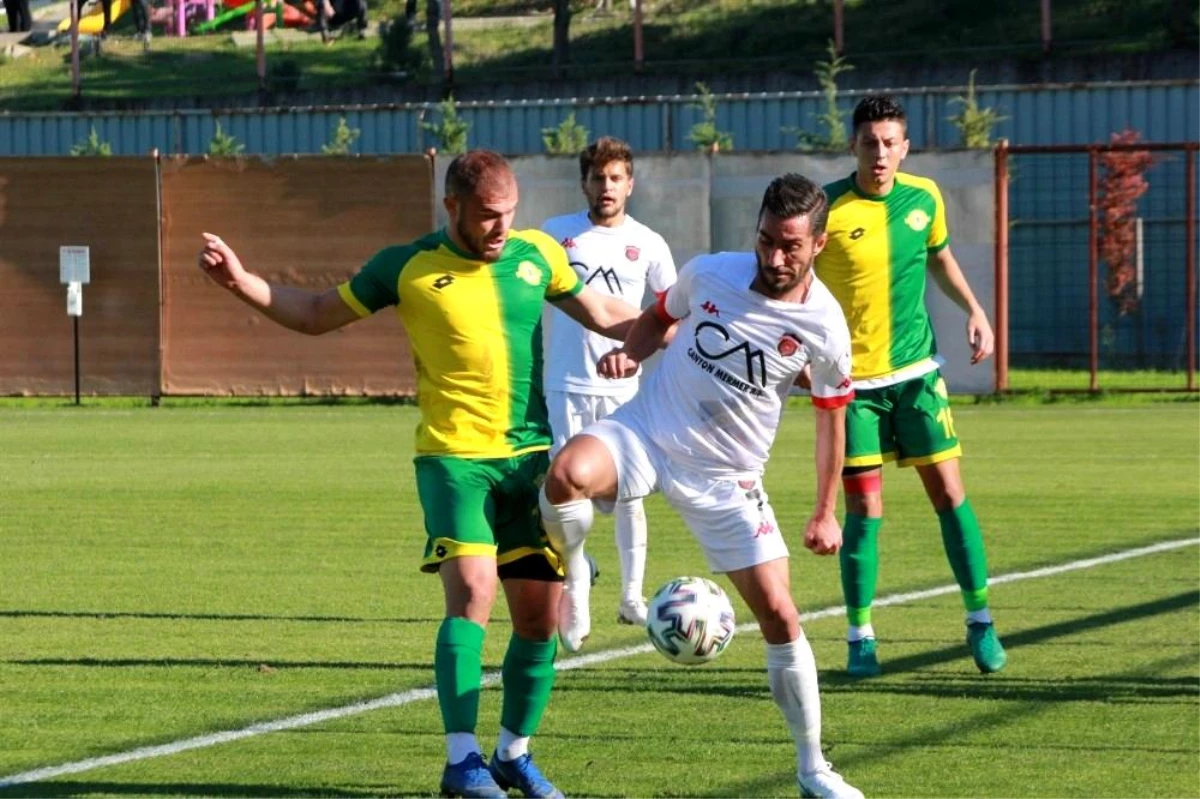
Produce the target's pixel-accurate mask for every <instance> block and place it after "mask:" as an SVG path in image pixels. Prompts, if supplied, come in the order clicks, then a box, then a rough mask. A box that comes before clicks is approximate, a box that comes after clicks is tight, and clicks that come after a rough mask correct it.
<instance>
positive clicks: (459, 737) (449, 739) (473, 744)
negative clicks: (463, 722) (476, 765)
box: [446, 732, 479, 763]
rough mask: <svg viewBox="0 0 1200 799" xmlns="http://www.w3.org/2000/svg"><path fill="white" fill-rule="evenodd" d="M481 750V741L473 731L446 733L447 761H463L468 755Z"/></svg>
mask: <svg viewBox="0 0 1200 799" xmlns="http://www.w3.org/2000/svg"><path fill="white" fill-rule="evenodd" d="M478 751H479V741H477V740H475V733H473V732H448V733H446V762H447V763H461V762H463V761H464V760H466V759H467V755H470V754H471V753H473V752H478Z"/></svg>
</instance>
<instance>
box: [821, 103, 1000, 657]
mask: <svg viewBox="0 0 1200 799" xmlns="http://www.w3.org/2000/svg"><path fill="white" fill-rule="evenodd" d="M908 145H909V142H908V131H907V120H906V116H905V113H904V108H903V107H902V106H901V105H900V104H899V103H898V102H896V100H895V99H894V98H892V97H888V96H874V97H867V98H865V99H863V100H862V102H860V103H859V104H858V107H857V108H855V110H854V138H853V140H852V142H851V145H850V149H851V152H852V153H853V154H854V156H855V158H856V160H857V162H858V164H857V166H858V168H857V171H855V172H854V173H853V174H852V175H850V176H849V177H848V178H845V179H844V180H839V181H837V182H835V183H831V184H829V185H827V186H826V187H825V193H826V194H828V195H829V206H830V207H829V225H828V233H829V242H828V244H827V245H826V246H825V250H824V251H823V252H822V253H821V255H820V256H819V257H818V258H817V264H816V270H817V276H818V277H819V278H820V279H821V281H822V282H823V283H825V285H826V286H828V287H829V290H830V291H831V292H833V295H834V296H835V297H836V298H837V300H838V302H839V303H840V304H841V306H842V310H843V311H845V313H846V321H847V323H848V324H849V326H850V335H851V338H852V343H853V360H854V364H853V376H854V389H855V399H854V401H853V402H852V403H851V404H850V407H849V409H848V412H847V414H846V462H845V468H844V470H843V481H842V482H843V488H844V490H845V494H846V522H845V525H844V528H843V531H842V538H843V544H842V550H841V553H840V559H841V567H842V591H843V594H844V596H845V599H846V615H847V618H848V620H849V624H850V629H849V634H848V635H847V640H848V641H849V657H848V664H847V670H848V671H849V672H850V674H851V675H852V676H856V677H870V676H874V675H876V674H879V672H880V666H879V660H878V658H877V656H876V646H875V630H874V628H873V627H872V625H871V603H872V601H873V600H874V598H875V584H876V578H877V576H878V573H879V557H878V544H877V540H878V536H879V529H880V526H881V524H882V521H883V493H882V469H881V466H882V464H883V463H884V462H885V461H892V460H894V461H896V462H897V463H898V464H899V465H900V466H912V467H914V468H915V469H916V470H917V474H918V475H919V476H920V478H921V482H922V483H923V484H924V486H925V493H926V494H927V495H928V496H929V500H930V502H931V503H932V504H933V508H934V510H935V511H936V512H937V517H938V522H939V523H940V526H941V530H942V543H943V544H944V546H945V549H946V556H947V557H948V558H949V560H950V566H951V568H952V570H953V571H954V577H955V579H956V580H957V581H958V584H959V587H960V588H961V590H962V597H963V603H964V604H965V606H966V609H967V643H968V644H969V646H970V648H971V654H972V655H973V656H974V659H975V664H976V665H977V666H978V667H979V670H980V671H983V672H993V671H999V670H1000V669H1001V668H1003V667H1004V663H1005V660H1006V656H1005V653H1004V648H1003V647H1002V646H1001V645H1000V640H999V639H998V638H997V637H996V632H995V629H994V628H993V626H992V618H991V615H990V613H989V612H988V605H987V561H986V558H985V555H984V547H983V536H982V534H981V533H980V529H979V523H978V521H977V520H976V518H975V512H974V511H973V510H972V508H971V503H970V502H969V501H968V500H967V495H966V490H965V488H964V487H963V481H962V477H961V475H960V473H959V468H958V458H959V456H960V455H961V454H962V450H961V449H960V447H959V443H958V438H957V436H956V435H955V432H954V422H953V419H952V417H951V414H950V404H949V399H948V397H947V396H946V383H945V381H944V380H943V379H942V377H941V374H940V372H939V370H938V364H939V360H937V359H936V358H935V356H936V354H937V343H936V341H935V340H934V334H933V327H932V325H931V324H930V321H929V312H928V311H927V310H926V308H925V274H926V270H927V269H928V271H929V272H930V273H931V274H932V275H933V277H934V280H935V281H936V282H937V284H938V286H939V287H940V288H941V289H942V291H943V292H945V294H946V296H948V297H949V298H950V299H951V300H953V301H954V302H955V303H956V304H957V305H958V306H959V307H961V308H962V309H963V311H965V312H966V314H967V340H968V342H969V343H970V345H971V348H972V357H971V363H973V364H975V363H979V362H980V361H982V360H983V359H985V358H987V357H988V356H989V355H991V354H992V346H993V336H992V328H991V325H989V324H988V319H987V314H986V313H985V312H984V310H983V308H982V307H981V306H980V305H979V302H978V301H977V300H976V299H975V295H974V294H973V293H972V292H971V287H970V286H969V285H968V284H967V280H966V278H965V277H964V276H963V273H962V269H960V268H959V265H958V262H957V261H955V260H954V255H953V254H952V253H951V252H950V232H949V230H948V228H947V226H946V209H945V205H944V203H943V202H942V195H941V193H940V192H939V191H938V187H937V184H935V183H934V182H933V181H932V180H929V179H928V178H922V177H917V176H916V175H909V174H905V173H903V172H899V171H897V170H898V169H899V167H900V162H901V161H903V160H904V157H905V156H906V155H907V154H908Z"/></svg>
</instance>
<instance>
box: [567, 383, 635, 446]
mask: <svg viewBox="0 0 1200 799" xmlns="http://www.w3.org/2000/svg"><path fill="white" fill-rule="evenodd" d="M634 393H635V392H632V391H631V392H630V393H629V394H626V395H615V396H604V395H601V394H575V393H572V392H570V391H547V392H546V410H547V412H548V413H549V416H550V430H551V433H552V434H553V436H554V443H553V445H552V446H551V448H550V456H551V457H554V456H555V455H556V454H558V451H559V450H560V449H562V448H563V445H564V444H566V443H567V439H569V438H570V437H571V436H573V435H575V434H576V433H578V432H580V431H582V430H583V428H585V427H587V426H588V425H589V424H591V423H592V422H598V421H600V420H601V419H603V418H604V417H606V416H608V415H609V414H611V413H612V412H613V411H615V410H616V409H617V408H620V407H621V406H622V405H624V404H625V403H626V402H628V401H629V400H630V398H631V397H633V395H634Z"/></svg>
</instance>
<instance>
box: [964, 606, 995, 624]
mask: <svg viewBox="0 0 1200 799" xmlns="http://www.w3.org/2000/svg"><path fill="white" fill-rule="evenodd" d="M971 622H979V623H982V624H991V623H992V614H991V613H988V609H987V608H980V609H979V610H972V611H968V612H967V623H968V624H969V623H971Z"/></svg>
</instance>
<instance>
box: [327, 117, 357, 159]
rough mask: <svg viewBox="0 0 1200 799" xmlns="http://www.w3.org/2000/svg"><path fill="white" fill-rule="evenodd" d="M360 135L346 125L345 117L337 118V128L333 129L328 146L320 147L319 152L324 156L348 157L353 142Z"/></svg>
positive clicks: (355, 129)
mask: <svg viewBox="0 0 1200 799" xmlns="http://www.w3.org/2000/svg"><path fill="white" fill-rule="evenodd" d="M361 135H362V131H360V130H359V129H358V128H352V127H350V126H349V125H347V124H346V118H345V117H338V123H337V127H335V128H334V129H333V138H332V139H330V140H329V144H322V145H321V152H322V153H324V154H325V155H350V151H351V149H352V148H353V147H354V142H355V141H357V140H358V137H359V136H361Z"/></svg>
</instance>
